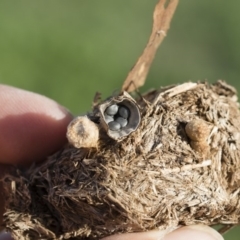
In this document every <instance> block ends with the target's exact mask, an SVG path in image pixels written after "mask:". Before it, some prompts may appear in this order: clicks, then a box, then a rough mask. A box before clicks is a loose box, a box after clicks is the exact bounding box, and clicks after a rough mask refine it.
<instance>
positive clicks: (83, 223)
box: [4, 0, 240, 240]
mask: <svg viewBox="0 0 240 240" xmlns="http://www.w3.org/2000/svg"><path fill="white" fill-rule="evenodd" d="M164 4H165V1H162V0H160V1H159V4H158V5H157V7H156V10H155V13H156V11H157V12H158V11H159V9H160V10H161V11H160V13H161V16H164V14H163V13H165V14H166V12H167V11H168V10H169V9H170V10H171V11H170V13H171V14H170V15H171V16H172V14H173V12H174V11H173V9H175V8H176V5H177V1H174V0H173V1H170V3H169V4H168V5H167V6H165V5H164ZM154 16H155V15H154ZM165 18H166V15H165ZM168 19H169V20H168V21H169V22H170V19H171V17H170V18H168ZM164 26H169V23H168V24H166V25H164ZM155 30H156V29H155ZM155 30H154V31H155ZM162 30H164V32H166V30H167V29H161V28H159V29H158V31H160V33H161V32H162ZM158 31H157V32H158ZM158 36H162V35H161V34H160V35H158ZM161 38H162V37H161ZM147 48H148V47H147ZM145 50H146V49H145ZM146 51H147V50H146ZM155 51H156V49H155ZM144 54H146V53H143V55H144ZM143 55H142V56H143ZM145 56H146V55H145ZM151 56H152V57H153V56H154V53H153V54H152V55H151ZM140 59H142V60H141V61H140V63H139V64H140V65H139V64H136V65H135V67H134V68H133V70H132V71H133V72H138V73H139V69H143V68H142V67H140V68H139V66H141V63H143V62H146V59H145V57H140ZM147 59H148V58H147ZM151 61H152V60H151ZM151 61H150V62H151ZM149 66H150V65H149ZM136 69H138V70H136ZM148 69H149V67H146V68H144V71H142V72H144V74H145V76H146V74H147V72H148ZM139 74H140V75H141V72H140V73H139ZM130 75H131V73H130V74H129V76H130ZM128 79H131V78H127V80H126V82H125V83H124V84H125V85H124V86H125V87H123V90H127V89H128V88H129V86H130V85H131V84H132V83H131V81H130V80H128ZM136 79H137V78H136ZM136 79H135V80H134V78H132V80H133V84H132V85H131V86H135V87H139V86H140V85H142V84H143V83H144V81H145V77H144V80H142V81H141V82H140V83H138V81H137V80H136ZM129 84H130V85H129ZM132 90H134V87H131V90H129V91H132ZM107 102H109V100H107ZM103 104H105V102H100V103H95V105H94V109H93V111H92V113H90V114H88V116H85V117H80V118H77V119H75V120H74V122H73V123H71V124H70V125H69V128H68V137H69V141H70V143H69V144H68V145H67V146H66V147H65V148H63V149H61V150H60V151H59V152H57V153H55V154H54V155H52V156H50V157H49V158H48V159H47V161H45V162H44V163H42V164H40V165H37V166H36V165H34V166H32V167H31V168H30V169H29V170H27V171H24V172H23V171H20V170H19V169H12V171H11V173H9V174H8V175H6V176H5V179H4V186H5V189H6V193H7V206H6V213H5V215H4V222H5V226H6V228H7V229H8V230H9V231H11V232H12V235H13V236H14V238H15V239H19V240H25V239H26V240H30V239H100V238H101V237H104V236H108V235H111V234H115V233H122V232H137V231H147V230H151V229H174V228H176V227H178V226H182V225H190V224H207V225H214V224H219V223H221V224H225V225H226V226H227V227H228V226H229V225H233V224H238V223H239V221H240V188H239V187H240V177H239V176H240V156H239V155H240V124H239V123H240V112H239V104H238V102H237V97H236V91H235V89H234V88H233V87H231V86H229V85H227V84H226V83H224V82H223V81H218V82H217V83H215V84H212V85H209V84H207V83H200V82H199V83H190V82H189V83H185V84H182V85H177V86H171V87H166V88H163V89H160V90H153V91H150V92H148V93H146V94H144V95H143V96H141V97H139V98H138V99H136V107H137V108H138V109H139V111H140V114H141V121H140V123H139V125H138V128H137V129H136V131H134V132H131V133H129V135H127V136H125V137H124V138H121V139H112V138H111V135H108V134H107V131H106V128H105V127H103V124H102V119H101V116H102V114H101V112H100V111H99V109H102V108H101V106H102V105H103ZM75 129H76V130H75ZM83 130H84V134H83V135H84V136H85V138H84V139H83V138H82V139H81V134H80V135H79V132H80V133H82V132H83ZM89 141H90V142H89Z"/></svg>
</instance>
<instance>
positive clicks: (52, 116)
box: [0, 85, 72, 164]
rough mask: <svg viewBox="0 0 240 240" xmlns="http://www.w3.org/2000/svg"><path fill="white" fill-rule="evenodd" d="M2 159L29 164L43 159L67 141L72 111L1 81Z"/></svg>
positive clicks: (4, 161) (13, 162)
mask: <svg viewBox="0 0 240 240" xmlns="http://www.w3.org/2000/svg"><path fill="white" fill-rule="evenodd" d="M0 101H1V103H2V108H1V112H0V131H1V135H0V152H1V155H0V162H1V163H4V164H27V163H31V162H34V161H39V160H43V159H44V158H46V157H47V156H48V155H49V154H52V153H53V152H55V151H57V150H58V149H59V148H60V147H61V146H63V144H64V143H65V142H66V141H67V139H66V129H67V125H68V123H69V122H70V121H71V119H72V115H71V114H70V113H69V111H67V110H66V109H65V108H64V107H62V106H60V105H59V104H57V103H56V102H55V101H53V100H51V99H49V98H47V97H45V96H42V95H39V94H36V93H32V92H28V91H25V90H21V89H17V88H14V87H10V86H5V85H0Z"/></svg>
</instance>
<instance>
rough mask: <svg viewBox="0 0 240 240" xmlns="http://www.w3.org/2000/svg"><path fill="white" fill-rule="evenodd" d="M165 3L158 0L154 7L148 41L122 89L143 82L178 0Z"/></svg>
mask: <svg viewBox="0 0 240 240" xmlns="http://www.w3.org/2000/svg"><path fill="white" fill-rule="evenodd" d="M165 3H166V0H159V2H158V4H157V5H156V7H155V10H154V13H153V28H152V33H151V35H150V38H149V41H148V43H147V46H146V47H145V49H144V51H143V53H142V55H141V56H140V57H139V59H138V61H137V63H136V64H135V65H134V67H133V68H132V70H131V71H130V72H129V73H128V76H127V78H126V80H125V81H124V83H123V86H122V90H123V91H128V92H132V91H134V90H135V89H137V88H139V87H141V86H143V85H144V83H145V80H146V77H147V74H148V71H149V68H150V66H151V63H152V61H153V59H154V56H155V54H156V52H157V49H158V47H159V46H160V44H161V43H162V41H163V39H164V37H165V36H166V35H167V31H168V29H169V27H170V22H171V20H172V17H173V14H174V12H175V9H176V7H177V5H178V0H170V1H169V3H168V4H167V6H165Z"/></svg>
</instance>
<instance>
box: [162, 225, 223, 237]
mask: <svg viewBox="0 0 240 240" xmlns="http://www.w3.org/2000/svg"><path fill="white" fill-rule="evenodd" d="M192 239H194V240H224V239H223V237H222V235H220V234H219V233H218V232H217V231H216V230H214V229H213V228H211V227H208V226H205V225H192V226H187V227H182V228H178V229H177V230H175V231H173V232H171V233H169V234H167V235H166V236H165V237H164V238H163V240H192Z"/></svg>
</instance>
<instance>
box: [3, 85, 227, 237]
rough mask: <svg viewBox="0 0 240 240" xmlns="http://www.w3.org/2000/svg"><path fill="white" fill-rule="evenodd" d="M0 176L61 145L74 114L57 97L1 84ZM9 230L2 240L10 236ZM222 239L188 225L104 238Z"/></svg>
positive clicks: (199, 226) (53, 150)
mask: <svg viewBox="0 0 240 240" xmlns="http://www.w3.org/2000/svg"><path fill="white" fill-rule="evenodd" d="M0 103H1V109H0V133H1V134H0V153H1V154H0V177H1V176H2V175H3V174H4V173H5V172H7V171H8V166H9V165H18V166H25V167H27V166H28V165H29V164H31V163H32V162H35V161H41V160H44V159H45V158H46V156H48V155H49V154H51V153H53V152H55V151H57V150H58V149H59V148H61V147H62V146H63V145H64V143H66V141H67V139H66V137H65V135H66V127H67V125H68V123H69V122H70V121H71V120H72V115H71V114H70V113H69V112H68V111H67V110H66V109H65V108H64V107H62V106H60V105H59V104H57V103H56V102H55V101H53V100H51V99H48V98H46V97H44V96H42V95H39V94H36V93H32V92H28V91H25V90H20V89H17V88H14V87H10V86H6V85H0ZM3 199H4V193H3V189H2V186H1V185H0V223H1V221H2V217H1V216H2V214H3V213H4V200H3ZM0 225H1V224H0ZM11 239H12V238H11V236H10V235H9V234H8V233H2V234H0V240H11ZM160 239H165V240H183V239H184V240H188V239H189V240H190V239H194V240H200V239H201V240H214V239H215V240H216V239H218V240H222V239H223V238H222V237H221V236H220V235H219V234H218V233H217V232H216V231H214V230H213V229H211V228H209V227H206V226H202V225H195V226H188V227H182V228H179V229H177V230H175V231H173V232H170V233H167V232H166V231H150V232H143V233H128V234H121V235H115V236H109V237H106V238H104V239H102V240H160Z"/></svg>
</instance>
